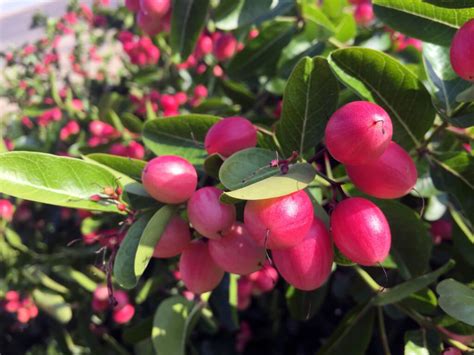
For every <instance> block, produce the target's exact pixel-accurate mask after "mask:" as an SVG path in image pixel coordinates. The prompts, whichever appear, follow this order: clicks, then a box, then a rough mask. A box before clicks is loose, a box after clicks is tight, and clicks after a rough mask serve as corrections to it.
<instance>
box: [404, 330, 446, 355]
mask: <svg viewBox="0 0 474 355" xmlns="http://www.w3.org/2000/svg"><path fill="white" fill-rule="evenodd" d="M441 351H442V346H441V338H440V337H439V334H438V333H437V332H436V331H435V330H433V329H424V328H423V329H420V330H410V331H408V332H406V333H405V355H438V354H441Z"/></svg>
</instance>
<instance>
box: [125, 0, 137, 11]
mask: <svg viewBox="0 0 474 355" xmlns="http://www.w3.org/2000/svg"><path fill="white" fill-rule="evenodd" d="M125 6H126V7H127V9H129V10H130V11H132V12H138V11H140V0H125Z"/></svg>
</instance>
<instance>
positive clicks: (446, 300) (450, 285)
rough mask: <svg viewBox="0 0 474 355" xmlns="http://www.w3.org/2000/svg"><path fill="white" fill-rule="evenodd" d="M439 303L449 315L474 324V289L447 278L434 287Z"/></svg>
mask: <svg viewBox="0 0 474 355" xmlns="http://www.w3.org/2000/svg"><path fill="white" fill-rule="evenodd" d="M436 292H438V294H439V305H440V307H441V308H442V309H443V311H445V312H446V313H447V314H449V315H450V316H451V317H453V318H456V319H459V320H460V321H462V322H464V323H467V324H470V325H473V326H474V290H473V289H471V288H469V287H467V286H466V285H463V284H462V283H460V282H457V281H455V280H453V279H448V280H444V281H442V282H440V283H439V284H438V287H436Z"/></svg>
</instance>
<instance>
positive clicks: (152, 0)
mask: <svg viewBox="0 0 474 355" xmlns="http://www.w3.org/2000/svg"><path fill="white" fill-rule="evenodd" d="M170 5H171V4H170V0H140V9H141V11H143V12H144V13H145V14H147V15H150V16H153V17H155V20H157V19H159V18H162V17H163V16H165V15H166V13H167V12H168V10H169V9H170Z"/></svg>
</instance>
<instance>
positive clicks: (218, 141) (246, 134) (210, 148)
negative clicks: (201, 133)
mask: <svg viewBox="0 0 474 355" xmlns="http://www.w3.org/2000/svg"><path fill="white" fill-rule="evenodd" d="M256 145H257V130H256V129H255V127H254V125H252V123H251V122H250V121H249V120H247V119H246V118H244V117H239V116H235V117H227V118H224V119H223V120H220V121H219V122H217V123H215V124H214V125H213V126H212V127H211V128H210V129H209V131H208V132H207V134H206V138H205V140H204V146H205V147H206V150H207V152H208V153H209V154H213V153H219V154H220V155H222V156H224V157H229V156H231V155H232V154H234V153H235V152H238V151H239V150H242V149H245V148H252V147H255V146H256Z"/></svg>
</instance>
